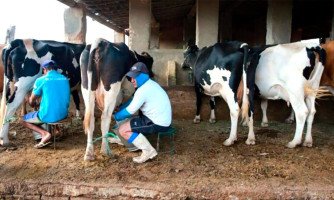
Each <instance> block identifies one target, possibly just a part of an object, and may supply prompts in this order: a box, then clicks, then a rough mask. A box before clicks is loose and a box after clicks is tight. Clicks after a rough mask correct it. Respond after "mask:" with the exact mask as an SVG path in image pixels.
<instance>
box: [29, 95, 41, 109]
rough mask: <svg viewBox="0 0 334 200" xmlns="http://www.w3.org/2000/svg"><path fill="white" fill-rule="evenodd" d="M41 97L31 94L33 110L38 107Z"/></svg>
mask: <svg viewBox="0 0 334 200" xmlns="http://www.w3.org/2000/svg"><path fill="white" fill-rule="evenodd" d="M38 98H39V96H37V95H35V94H34V93H31V95H30V97H29V102H28V103H29V105H30V106H31V107H33V108H35V107H36V106H38V103H37V100H38Z"/></svg>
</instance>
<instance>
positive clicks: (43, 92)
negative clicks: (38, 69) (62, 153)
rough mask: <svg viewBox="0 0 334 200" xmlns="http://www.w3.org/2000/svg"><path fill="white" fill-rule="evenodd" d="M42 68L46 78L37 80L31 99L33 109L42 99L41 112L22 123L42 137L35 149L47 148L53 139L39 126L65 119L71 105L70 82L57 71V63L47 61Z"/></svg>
mask: <svg viewBox="0 0 334 200" xmlns="http://www.w3.org/2000/svg"><path fill="white" fill-rule="evenodd" d="M41 66H42V69H43V74H44V76H42V77H40V78H38V79H37V80H36V82H35V84H34V88H33V90H32V93H31V96H30V98H29V104H30V105H31V107H35V106H37V100H38V99H39V98H41V103H40V106H39V110H38V111H35V112H30V113H28V114H26V115H24V116H23V121H22V124H23V126H25V127H27V128H30V129H32V130H34V131H36V132H38V133H39V134H41V136H42V139H41V141H40V143H38V144H36V145H35V148H42V147H44V146H46V145H47V144H49V143H50V142H49V140H50V139H51V134H50V133H49V132H48V131H46V130H44V129H42V128H41V127H39V126H38V125H40V124H43V123H52V122H57V121H60V120H62V119H65V118H66V117H67V114H68V108H69V104H70V84H69V81H68V79H67V78H66V77H65V76H63V75H62V74H60V73H58V72H57V71H56V70H55V69H56V63H55V62H54V61H52V60H47V61H45V62H43V63H42V65H41Z"/></svg>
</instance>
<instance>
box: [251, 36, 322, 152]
mask: <svg viewBox="0 0 334 200" xmlns="http://www.w3.org/2000/svg"><path fill="white" fill-rule="evenodd" d="M249 58H250V61H249V62H250V65H249V67H248V70H249V71H251V73H252V74H253V76H251V75H250V73H249V72H247V75H248V76H247V78H248V81H250V83H248V84H247V85H248V87H249V94H250V97H249V99H253V97H254V95H255V93H256V91H258V92H259V95H260V97H261V98H262V99H274V100H275V99H283V100H285V101H286V102H288V104H291V106H292V108H293V110H294V111H295V113H296V130H295V135H294V138H293V140H292V141H290V142H289V143H288V144H287V147H289V148H294V147H296V146H297V145H300V144H301V143H302V133H303V129H304V124H305V122H306V121H307V130H306V136H305V141H304V143H303V145H304V146H307V147H311V146H312V134H311V129H312V123H313V118H314V114H315V112H316V111H315V105H314V103H315V98H316V93H317V90H318V88H319V83H320V79H321V75H322V72H323V70H324V61H325V59H326V52H325V51H324V50H323V49H321V48H320V43H319V40H318V39H316V40H306V41H302V42H295V43H289V44H280V45H273V46H269V47H261V48H251V50H250V54H249ZM254 84H255V85H254ZM266 105H267V102H266V101H262V102H261V108H262V110H266ZM253 113H254V104H253V102H250V119H252V118H253ZM267 122H268V120H267V117H266V114H265V112H264V115H263V119H262V126H266V124H267ZM248 137H249V138H248V140H249V141H250V143H251V144H255V135H250V136H248Z"/></svg>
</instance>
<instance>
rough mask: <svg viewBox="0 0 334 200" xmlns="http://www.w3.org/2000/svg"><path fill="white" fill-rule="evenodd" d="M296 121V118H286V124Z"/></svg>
mask: <svg viewBox="0 0 334 200" xmlns="http://www.w3.org/2000/svg"><path fill="white" fill-rule="evenodd" d="M294 121H295V120H293V119H290V118H288V119H286V120H285V123H286V124H293V122H294Z"/></svg>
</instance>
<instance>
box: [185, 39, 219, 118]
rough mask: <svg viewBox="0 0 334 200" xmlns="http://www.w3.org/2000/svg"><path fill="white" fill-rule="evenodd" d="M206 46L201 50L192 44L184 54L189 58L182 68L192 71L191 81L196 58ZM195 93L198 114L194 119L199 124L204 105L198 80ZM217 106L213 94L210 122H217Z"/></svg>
mask: <svg viewBox="0 0 334 200" xmlns="http://www.w3.org/2000/svg"><path fill="white" fill-rule="evenodd" d="M206 48H207V47H204V48H202V49H201V50H199V49H198V47H197V46H196V45H191V46H188V48H187V49H186V51H185V52H184V55H183V56H184V58H187V59H185V60H184V62H183V63H182V69H184V70H191V71H192V80H190V81H191V82H193V77H194V73H195V70H194V69H195V68H194V67H195V63H196V60H197V58H198V56H199V55H200V54H201V52H203V50H205V49H206ZM195 94H196V115H195V118H194V120H193V121H194V123H195V124H198V123H200V122H201V115H200V112H201V107H202V97H203V91H202V89H201V87H200V85H198V84H197V83H196V82H195ZM215 107H216V101H215V97H213V96H211V97H210V108H211V112H210V119H209V122H210V123H215V122H216V114H215Z"/></svg>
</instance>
